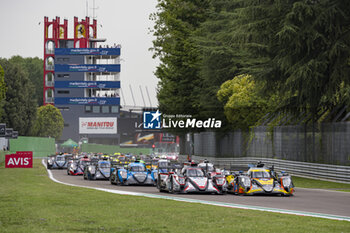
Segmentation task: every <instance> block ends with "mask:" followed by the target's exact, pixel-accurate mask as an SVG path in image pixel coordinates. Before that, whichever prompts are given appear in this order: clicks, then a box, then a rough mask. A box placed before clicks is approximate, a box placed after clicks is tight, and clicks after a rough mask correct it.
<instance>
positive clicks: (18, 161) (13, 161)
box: [5, 151, 33, 168]
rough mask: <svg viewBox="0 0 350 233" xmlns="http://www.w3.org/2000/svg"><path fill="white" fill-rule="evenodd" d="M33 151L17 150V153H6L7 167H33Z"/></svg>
mask: <svg viewBox="0 0 350 233" xmlns="http://www.w3.org/2000/svg"><path fill="white" fill-rule="evenodd" d="M32 167H33V152H32V151H17V152H16V154H10V155H5V168H32Z"/></svg>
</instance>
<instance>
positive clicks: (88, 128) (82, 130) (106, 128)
mask: <svg viewBox="0 0 350 233" xmlns="http://www.w3.org/2000/svg"><path fill="white" fill-rule="evenodd" d="M116 133H117V118H116V117H103V118H102V117H99V118H96V117H94V118H92V117H80V118H79V134H116Z"/></svg>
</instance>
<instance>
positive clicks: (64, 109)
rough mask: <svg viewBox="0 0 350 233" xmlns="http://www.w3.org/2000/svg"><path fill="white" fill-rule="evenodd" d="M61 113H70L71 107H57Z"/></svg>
mask: <svg viewBox="0 0 350 233" xmlns="http://www.w3.org/2000/svg"><path fill="white" fill-rule="evenodd" d="M57 108H58V109H59V110H61V111H69V107H57Z"/></svg>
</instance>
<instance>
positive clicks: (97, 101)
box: [55, 97, 120, 105]
mask: <svg viewBox="0 0 350 233" xmlns="http://www.w3.org/2000/svg"><path fill="white" fill-rule="evenodd" d="M60 104H71V105H76V104H77V105H120V98H119V97H97V98H96V97H73V98H70V97H56V98H55V105H60Z"/></svg>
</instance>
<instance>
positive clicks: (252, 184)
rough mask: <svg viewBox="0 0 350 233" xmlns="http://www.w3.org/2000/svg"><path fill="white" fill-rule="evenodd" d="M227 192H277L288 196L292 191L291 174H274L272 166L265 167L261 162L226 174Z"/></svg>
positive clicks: (246, 193)
mask: <svg viewBox="0 0 350 233" xmlns="http://www.w3.org/2000/svg"><path fill="white" fill-rule="evenodd" d="M226 179H227V182H228V192H231V193H234V194H245V195H255V194H271V195H272V194H279V195H284V196H290V195H293V193H294V185H293V181H292V178H291V176H289V175H288V174H286V173H281V174H280V175H278V174H276V173H275V171H274V168H273V167H272V168H267V167H265V165H264V164H263V163H261V162H259V163H258V164H257V165H256V166H251V168H250V169H249V170H248V172H247V173H246V174H244V173H243V172H240V173H235V174H233V175H232V174H231V175H228V176H227V177H226Z"/></svg>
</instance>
